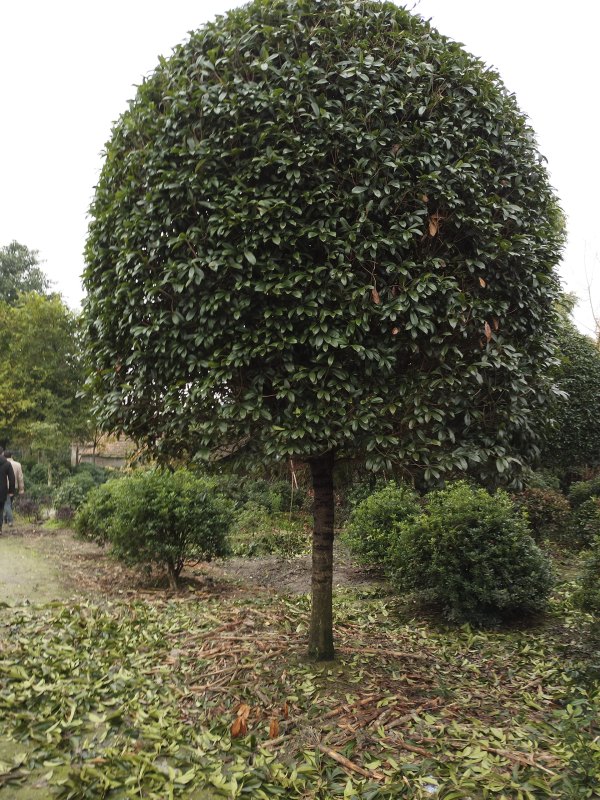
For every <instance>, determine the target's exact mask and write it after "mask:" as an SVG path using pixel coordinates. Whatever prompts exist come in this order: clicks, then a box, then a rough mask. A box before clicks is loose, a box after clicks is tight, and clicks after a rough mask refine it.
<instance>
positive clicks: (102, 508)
mask: <svg viewBox="0 0 600 800" xmlns="http://www.w3.org/2000/svg"><path fill="white" fill-rule="evenodd" d="M120 483H124V484H126V483H127V479H126V478H124V479H123V480H122V481H115V480H110V481H107V482H106V483H104V484H102V485H101V486H98V487H96V488H95V489H92V490H91V491H90V492H89V494H88V495H87V497H86V499H85V502H84V503H83V505H82V506H80V507H79V509H78V511H77V514H76V515H75V519H74V526H75V530H76V531H77V532H78V534H79V535H80V536H81V538H82V539H88V540H90V541H92V542H95V543H96V544H99V545H106V544H108V542H109V541H110V526H111V524H112V521H113V518H114V516H115V514H116V510H117V505H118V502H119V498H118V491H117V489H118V486H119V484H120Z"/></svg>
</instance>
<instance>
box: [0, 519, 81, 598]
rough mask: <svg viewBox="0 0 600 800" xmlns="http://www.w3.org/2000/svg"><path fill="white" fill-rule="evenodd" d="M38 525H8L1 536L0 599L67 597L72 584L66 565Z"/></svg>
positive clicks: (70, 591)
mask: <svg viewBox="0 0 600 800" xmlns="http://www.w3.org/2000/svg"><path fill="white" fill-rule="evenodd" d="M47 542H48V540H47V539H46V538H45V537H44V536H41V535H38V534H37V533H36V531H35V529H32V528H27V529H23V528H21V529H17V530H16V531H15V532H13V531H11V530H10V529H8V530H7V528H6V527H5V528H4V530H3V532H2V535H1V536H0V603H6V604H8V605H22V604H24V603H26V604H38V603H47V602H50V601H52V600H63V599H66V598H67V597H68V596H69V595H70V594H71V593H72V586H70V584H69V582H68V581H67V580H66V578H65V570H64V565H63V564H61V560H60V559H59V558H57V557H56V554H55V553H53V552H52V549H49V548H48V546H47Z"/></svg>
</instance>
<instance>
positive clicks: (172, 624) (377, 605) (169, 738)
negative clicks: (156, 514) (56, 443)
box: [0, 531, 600, 800]
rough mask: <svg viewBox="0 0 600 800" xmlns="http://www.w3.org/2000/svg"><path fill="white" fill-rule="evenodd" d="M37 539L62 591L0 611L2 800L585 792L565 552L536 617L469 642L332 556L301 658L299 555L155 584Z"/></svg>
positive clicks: (597, 668)
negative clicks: (331, 589)
mask: <svg viewBox="0 0 600 800" xmlns="http://www.w3.org/2000/svg"><path fill="white" fill-rule="evenodd" d="M35 536H36V535H35V534H33V533H31V532H29V531H27V532H26V533H25V535H24V537H23V538H24V539H27V540H28V542H29V544H35V541H34V540H35ZM43 538H44V540H45V541H44V543H43V544H40V545H39V546H40V547H41V548H43V549H44V552H45V553H46V557H47V559H49V560H50V561H52V559H55V560H57V559H60V560H62V561H63V563H64V564H69V567H70V568H69V570H68V572H67V571H64V572H63V578H64V580H65V581H66V584H67V585H68V590H69V594H70V598H69V599H67V600H65V599H63V600H61V601H56V602H53V603H50V604H47V605H43V606H37V605H35V604H32V605H14V606H11V607H5V608H4V609H3V610H2V612H1V617H0V619H1V623H0V651H1V652H2V660H1V662H0V686H1V689H0V741H1V742H2V744H1V745H0V797H6V798H11V800H13V799H14V800H36V799H37V798H40V799H41V798H54V797H56V798H71V799H74V798H111V800H121V798H137V797H139V798H148V799H150V798H155V799H156V800H164V799H165V798H189V799H190V800H204V799H205V798H221V797H222V798H238V797H240V798H243V797H248V798H257V800H260V799H262V798H276V797H281V798H321V799H322V800H326V799H328V798H371V800H378V799H381V800H384V798H385V799H387V798H389V799H390V800H391V799H392V798H401V797H407V798H426V797H436V798H440V800H442V799H443V800H452V798H473V800H475V798H488V797H489V798H507V799H508V798H573V799H575V798H587V797H589V798H593V797H597V796H598V793H599V792H600V742H599V739H598V735H599V730H598V712H599V710H600V708H599V706H600V693H599V692H598V674H599V672H600V664H599V662H598V644H599V639H600V634H599V632H598V630H597V628H596V627H595V625H594V623H593V621H592V618H591V617H588V616H587V615H585V614H584V613H583V612H581V611H578V610H575V609H574V608H573V607H572V604H571V602H570V592H571V584H570V580H569V579H570V577H571V576H572V575H573V574H574V573H575V571H576V564H575V563H574V561H573V559H571V560H566V561H563V562H561V564H560V565H559V569H560V572H561V576H562V577H561V580H560V582H559V584H558V585H557V588H556V589H555V591H554V594H553V597H552V599H551V603H550V608H549V610H548V611H547V612H546V613H545V614H543V615H540V616H539V617H536V618H531V619H528V620H526V621H524V622H523V621H522V622H521V623H520V624H519V626H517V627H502V628H497V629H492V630H486V631H485V632H483V631H477V630H475V629H472V628H470V627H469V626H462V627H449V626H444V625H442V624H441V623H440V621H439V618H437V617H434V616H433V615H431V616H427V615H423V614H422V613H421V615H420V616H418V617H417V616H416V615H415V609H414V608H412V607H411V606H409V605H407V604H406V603H403V602H402V600H401V599H400V598H398V597H395V596H393V595H392V594H391V593H390V591H389V589H388V587H387V584H386V583H385V582H383V581H376V580H371V579H372V578H373V577H374V576H373V575H371V574H370V573H368V572H365V571H364V570H362V569H360V568H359V567H358V566H357V565H353V564H352V563H351V562H350V560H349V558H348V556H347V555H345V554H344V553H343V552H340V553H338V555H339V556H340V560H341V562H342V565H343V568H342V571H341V572H340V573H339V576H340V579H339V580H338V581H334V582H336V583H337V584H338V586H337V588H336V590H335V598H334V610H335V636H336V653H337V658H336V660H335V661H334V662H324V663H319V664H316V663H313V662H310V661H308V660H307V659H306V658H305V650H306V629H307V620H308V608H309V598H308V595H307V594H305V593H302V592H303V591H304V590H305V588H306V587H307V586H308V581H309V569H310V567H309V563H308V559H307V558H306V557H305V556H302V555H300V556H297V557H292V558H284V557H282V556H277V555H274V556H273V555H272V556H268V557H263V558H256V559H246V560H245V563H246V564H247V565H248V567H247V568H244V569H242V568H241V561H240V560H239V559H238V560H234V561H233V562H228V561H219V562H216V563H214V564H211V565H206V564H200V565H196V566H194V567H191V566H189V567H186V568H185V570H184V573H183V576H182V577H183V581H182V590H181V591H180V592H179V593H172V592H169V591H168V590H167V589H166V588H165V586H164V585H160V584H159V583H158V584H154V585H152V584H149V583H148V582H147V581H146V582H142V581H140V579H139V575H138V576H137V578H136V577H134V575H133V573H129V572H128V570H127V569H126V568H123V567H120V566H116V565H115V564H114V562H113V561H111V560H110V559H109V558H108V557H107V556H106V555H105V554H104V553H103V552H102V551H100V550H99V549H96V548H95V547H94V546H93V545H91V544H89V543H81V542H76V541H74V540H73V539H72V538H71V536H70V535H69V534H68V533H61V534H58V535H53V534H45V536H44V537H43ZM15 539H16V537H15ZM69 556H70V558H69ZM290 574H293V575H295V576H296V579H295V583H294V593H291V592H287V591H286V575H290ZM302 575H304V580H305V583H304V584H303V583H302V581H301V579H300V577H299V576H302Z"/></svg>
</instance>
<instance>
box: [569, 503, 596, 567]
mask: <svg viewBox="0 0 600 800" xmlns="http://www.w3.org/2000/svg"><path fill="white" fill-rule="evenodd" d="M599 537H600V497H589V498H588V499H587V500H585V501H584V502H583V503H581V505H580V506H578V508H577V509H576V510H575V512H574V514H573V526H572V532H571V545H572V546H573V547H575V548H578V549H581V548H584V547H589V546H590V545H591V544H592V543H593V542H594V540H595V539H597V538H599ZM597 578H598V579H600V575H598V576H597Z"/></svg>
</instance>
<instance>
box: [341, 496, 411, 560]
mask: <svg viewBox="0 0 600 800" xmlns="http://www.w3.org/2000/svg"><path fill="white" fill-rule="evenodd" d="M420 511H421V506H420V504H419V498H418V496H417V494H416V492H415V491H414V490H413V489H411V488H410V487H409V486H405V485H403V484H397V483H394V482H390V483H388V485H387V486H385V487H384V488H383V489H381V490H380V491H378V492H375V493H374V494H372V495H371V496H370V497H367V498H366V499H365V500H363V501H362V502H360V503H359V504H358V505H357V506H356V508H355V509H354V511H353V512H352V514H351V516H350V519H349V521H348V524H347V526H346V529H345V531H344V539H345V541H346V542H347V543H348V546H349V547H350V549H351V551H352V552H353V553H354V554H355V555H356V556H357V557H358V558H359V559H360V560H361V561H363V562H364V563H365V564H372V565H376V566H379V565H381V566H387V565H388V562H389V557H390V548H391V546H392V544H393V541H394V538H395V536H396V535H397V525H398V524H399V523H401V522H404V521H406V520H410V519H412V518H414V517H416V516H417V515H418V514H419V513H420Z"/></svg>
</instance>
